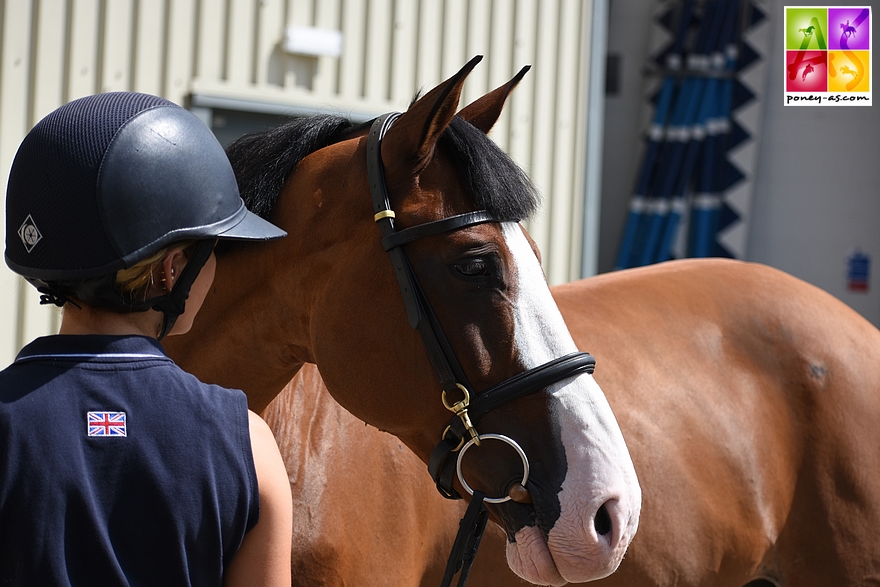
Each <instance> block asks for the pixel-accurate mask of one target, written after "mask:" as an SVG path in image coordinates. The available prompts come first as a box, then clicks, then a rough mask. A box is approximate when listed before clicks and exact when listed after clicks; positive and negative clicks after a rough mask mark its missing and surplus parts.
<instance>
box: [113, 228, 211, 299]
mask: <svg viewBox="0 0 880 587" xmlns="http://www.w3.org/2000/svg"><path fill="white" fill-rule="evenodd" d="M196 242H197V241H194V240H188V241H179V242H176V243H174V244H172V245H169V246H167V247H165V248H164V249H161V250H159V251H157V252H156V253H154V254H153V255H151V256H150V257H148V258H146V259H144V260H143V261H140V262H139V263H137V264H135V265H132V266H131V267H128V268H126V269H120V270H119V271H117V272H116V288H117V289H118V290H119V292H120V293H121V294H122V295H124V296H126V297H128V298H129V299H131V300H134V301H146V300H147V299H149V297H150V288H151V287H152V286H153V285H154V279H155V278H154V273H153V272H154V271H155V270H157V269H159V270H161V268H162V263H163V261H164V259H165V257H166V256H167V255H169V254H171V253H174V252H176V251H186V249H188V248H190V247H191V246H193V245H194V244H196ZM163 279H164V278H163Z"/></svg>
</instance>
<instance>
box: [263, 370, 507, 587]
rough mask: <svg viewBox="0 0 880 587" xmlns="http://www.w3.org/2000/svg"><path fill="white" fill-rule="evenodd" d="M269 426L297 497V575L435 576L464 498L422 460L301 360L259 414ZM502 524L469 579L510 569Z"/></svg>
mask: <svg viewBox="0 0 880 587" xmlns="http://www.w3.org/2000/svg"><path fill="white" fill-rule="evenodd" d="M262 416H263V418H264V419H265V420H266V421H267V423H268V424H269V427H270V428H271V429H272V431H273V432H274V434H275V437H276V440H277V442H278V444H279V448H280V450H281V453H282V456H283V457H284V462H285V465H286V467H287V471H288V477H289V478H290V485H291V490H292V493H293V504H294V524H293V547H292V559H291V564H292V569H293V575H294V584H303V585H306V584H308V585H364V586H369V585H401V586H405V585H409V586H411V587H415V586H417V585H420V584H425V585H429V584H430V585H436V584H439V583H440V579H441V578H442V576H443V570H444V568H445V563H446V557H447V556H448V549H449V548H450V547H451V546H452V542H453V540H454V538H455V533H456V531H457V530H458V521H459V519H461V516H462V515H463V513H464V507H465V505H466V504H464V503H462V502H450V501H448V500H446V499H443V498H442V497H441V496H440V494H439V493H438V492H437V490H436V488H435V487H434V485H433V483H432V482H431V479H430V476H429V475H428V474H427V471H426V470H425V465H424V463H422V461H421V460H419V459H418V458H416V456H415V455H414V454H413V453H412V452H411V451H410V450H409V449H408V448H407V447H406V446H404V445H403V444H402V443H401V442H400V440H398V439H397V438H396V437H394V436H392V435H390V434H387V433H384V432H381V431H379V430H377V429H376V428H373V427H371V426H367V425H365V424H364V423H363V422H362V421H360V420H358V419H356V418H355V417H354V416H352V415H351V414H350V413H349V412H348V411H346V410H345V408H343V407H342V406H340V405H339V404H338V403H337V402H336V401H335V400H334V399H333V398H332V397H331V396H330V394H329V392H328V391H327V389H326V387H325V385H324V382H323V380H322V379H321V375H320V373H319V372H318V369H317V367H316V366H315V365H313V364H311V363H307V364H306V365H304V366H303V368H302V369H301V370H300V372H299V373H298V374H297V375H296V377H294V379H293V380H292V381H291V382H290V383H289V384H288V385H287V386H286V387H285V388H284V390H283V391H282V392H281V393H280V394H279V395H278V396H277V397H276V398H275V400H274V401H273V402H272V403H270V404H269V406H268V407H267V408H266V410H265V411H264V412H263V414H262ZM504 540H505V537H504V534H503V532H501V531H500V530H497V531H494V532H493V531H490V532H488V533H487V535H486V536H485V538H484V544H483V547H482V548H481V549H480V552H479V555H478V557H477V560H476V563H475V564H474V568H473V571H472V580H471V583H472V584H473V585H474V586H475V587H479V586H481V585H482V586H490V587H491V586H500V585H504V584H507V583H502V582H498V581H499V579H503V578H506V580H508V581H510V580H513V579H514V575H513V574H512V572H511V571H510V570H509V568H508V567H507V564H506V562H505V560H504Z"/></svg>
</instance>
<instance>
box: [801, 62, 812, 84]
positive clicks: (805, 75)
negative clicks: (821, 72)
mask: <svg viewBox="0 0 880 587" xmlns="http://www.w3.org/2000/svg"><path fill="white" fill-rule="evenodd" d="M813 71H815V69H814V68H813V66H812V65H811V64H809V63H807V66H806V67H805V68H804V75H802V76H801V81H806V80H807V74H808V73H813Z"/></svg>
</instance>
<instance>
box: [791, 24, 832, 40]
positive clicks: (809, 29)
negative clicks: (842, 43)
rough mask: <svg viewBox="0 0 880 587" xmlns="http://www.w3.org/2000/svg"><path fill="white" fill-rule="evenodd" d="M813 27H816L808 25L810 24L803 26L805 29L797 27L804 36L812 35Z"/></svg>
mask: <svg viewBox="0 0 880 587" xmlns="http://www.w3.org/2000/svg"><path fill="white" fill-rule="evenodd" d="M840 26H843V25H840ZM814 28H816V27H814V26H812V25H810V26H808V27H807V28H805V29H798V31H799V32H802V33H804V38H806V37H812V36H813V29H814Z"/></svg>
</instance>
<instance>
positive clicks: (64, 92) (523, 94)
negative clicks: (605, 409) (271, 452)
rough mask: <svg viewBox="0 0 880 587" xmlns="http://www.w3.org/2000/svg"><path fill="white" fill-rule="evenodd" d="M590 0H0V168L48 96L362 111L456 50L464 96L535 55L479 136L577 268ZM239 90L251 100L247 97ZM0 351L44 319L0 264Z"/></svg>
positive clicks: (551, 242) (50, 316) (431, 76)
mask: <svg viewBox="0 0 880 587" xmlns="http://www.w3.org/2000/svg"><path fill="white" fill-rule="evenodd" d="M592 8H593V2H591V1H582V0H419V1H417V0H0V35H2V37H0V180H2V185H4V186H5V185H6V178H7V175H8V171H9V166H10V164H11V162H12V158H13V156H14V154H15V151H16V149H17V147H18V144H19V143H20V141H21V139H22V138H23V137H24V135H25V134H26V133H27V131H28V130H29V129H30V128H31V127H32V126H33V125H34V124H35V123H36V122H37V121H38V120H39V119H40V118H41V117H43V116H44V115H45V114H47V113H48V112H50V111H51V110H53V109H54V108H56V107H58V106H60V105H61V104H63V103H65V102H67V101H70V100H73V99H75V98H78V97H81V96H84V95H88V94H93V93H96V92H105V91H116V90H131V91H139V92H147V93H152V94H157V95H161V96H164V97H166V98H168V99H170V100H173V101H174V102H177V103H179V104H183V105H194V106H210V105H212V104H213V105H216V104H220V103H234V104H236V105H237V106H238V107H241V106H242V105H245V106H246V107H252V108H253V109H254V110H260V109H263V110H273V111H278V110H279V108H280V109H281V110H284V109H288V110H289V111H290V112H298V111H301V110H307V111H308V110H312V111H314V110H318V111H329V112H335V113H339V112H341V113H351V114H355V115H360V116H368V115H376V114H380V113H382V112H385V111H388V110H392V109H393V110H402V109H405V108H406V106H407V105H408V103H409V101H410V100H411V98H412V96H413V94H414V92H415V91H416V90H417V89H419V88H426V89H427V88H430V87H432V86H433V85H435V84H436V83H438V82H439V81H442V80H443V79H445V78H446V77H448V76H449V75H451V74H452V73H454V72H455V71H456V70H458V69H459V68H460V67H461V66H462V65H463V64H464V63H465V62H466V61H467V60H468V59H469V58H470V57H472V56H473V55H476V54H483V55H485V59H484V61H483V62H482V63H481V64H480V65H479V66H478V67H477V69H476V70H475V71H474V72H473V73H472V74H471V76H470V77H469V78H468V82H467V85H466V87H465V96H464V102H468V101H470V100H473V99H474V98H477V97H479V96H481V95H482V94H484V93H485V92H487V91H488V90H490V89H492V88H494V87H496V86H498V85H500V84H502V83H504V82H505V81H507V80H508V79H509V78H510V77H512V75H513V74H514V73H515V72H516V71H518V70H519V68H520V67H522V66H523V65H526V64H531V65H532V66H533V69H532V71H531V72H530V74H529V75H528V76H527V77H526V79H525V80H524V82H523V83H522V84H521V86H520V88H519V89H518V90H517V91H516V92H515V94H514V96H513V98H512V99H511V102H510V103H509V104H508V107H507V110H506V113H505V115H504V116H503V117H502V120H501V121H499V124H498V126H497V127H496V128H495V129H494V130H493V132H492V137H493V138H494V139H495V140H496V141H497V142H498V143H499V144H500V145H501V146H502V147H503V148H504V149H506V150H507V151H508V152H509V153H510V154H511V155H512V156H513V157H514V158H515V159H516V160H517V161H518V162H519V163H520V165H522V166H523V167H524V168H525V169H526V171H527V172H528V173H529V174H530V175H531V177H532V178H533V180H534V181H535V182H536V184H537V185H538V187H539V189H540V190H541V192H542V193H543V194H544V197H545V204H544V208H543V210H542V213H541V215H540V216H539V217H538V218H536V219H535V220H533V221H532V222H531V223H530V224H529V230H530V232H531V234H532V236H533V237H534V238H535V239H536V241H537V243H538V245H539V246H540V247H541V249H542V251H543V253H544V259H545V262H544V263H545V268H546V270H547V274H548V277H549V279H550V280H551V282H554V283H559V282H564V281H568V280H571V279H574V278H578V277H580V273H581V250H582V232H583V225H584V221H583V216H584V214H583V211H584V206H583V200H584V185H585V178H584V165H583V163H584V161H585V160H586V152H585V143H586V139H585V137H586V119H585V117H586V113H587V96H588V93H587V92H588V77H587V76H588V74H589V60H590V51H589V49H590V48H589V38H590V34H589V31H590V27H591V15H592ZM294 24H295V25H305V26H313V27H318V28H323V29H332V30H339V31H342V34H343V50H342V54H341V56H340V57H338V58H334V57H305V56H296V55H291V54H287V53H285V52H284V50H283V40H284V34H285V29H286V27H287V26H288V25H294ZM248 105H250V106H248ZM0 303H2V306H3V308H4V310H3V313H2V318H0V362H2V363H4V364H5V363H6V362H7V361H8V360H11V359H12V357H13V356H14V353H15V352H17V350H18V349H19V348H20V346H21V345H22V344H24V343H25V342H27V341H29V340H30V339H32V338H33V337H35V336H39V335H42V334H46V333H49V332H53V331H55V330H56V328H57V322H58V313H57V311H56V310H55V309H54V308H46V307H41V306H39V305H38V303H37V295H36V293H35V292H34V291H33V289H32V288H30V286H27V285H26V284H24V283H23V282H21V281H20V280H19V279H18V278H17V277H16V276H15V275H14V274H12V273H11V272H10V271H9V270H8V269H6V267H5V265H4V266H3V267H2V268H0Z"/></svg>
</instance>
